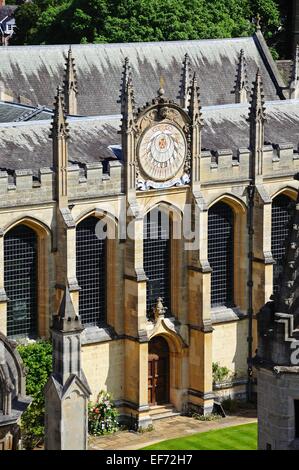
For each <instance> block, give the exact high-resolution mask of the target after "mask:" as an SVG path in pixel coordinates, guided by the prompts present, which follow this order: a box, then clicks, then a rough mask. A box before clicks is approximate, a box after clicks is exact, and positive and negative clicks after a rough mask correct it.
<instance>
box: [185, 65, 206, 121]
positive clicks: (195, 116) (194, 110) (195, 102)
mask: <svg viewBox="0 0 299 470" xmlns="http://www.w3.org/2000/svg"><path fill="white" fill-rule="evenodd" d="M189 94H190V98H189V106H188V112H189V116H190V118H191V120H192V122H193V125H194V124H197V123H198V124H201V125H203V119H202V113H201V104H200V96H199V86H198V85H197V77H196V73H195V72H194V74H193V78H192V82H191V86H190V91H189Z"/></svg>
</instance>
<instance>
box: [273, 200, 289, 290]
mask: <svg viewBox="0 0 299 470" xmlns="http://www.w3.org/2000/svg"><path fill="white" fill-rule="evenodd" d="M291 207H292V200H291V199H290V198H289V197H288V196H286V195H285V194H280V195H278V196H276V197H275V198H274V199H273V202H272V233H271V251H272V256H273V258H274V260H275V261H276V264H274V266H273V292H277V289H278V280H279V275H280V273H281V269H282V260H283V257H284V254H285V246H284V244H285V241H286V237H287V235H288V223H289V220H290V212H291V211H290V209H291Z"/></svg>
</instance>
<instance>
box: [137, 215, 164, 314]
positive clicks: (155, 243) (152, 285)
mask: <svg viewBox="0 0 299 470" xmlns="http://www.w3.org/2000/svg"><path fill="white" fill-rule="evenodd" d="M143 237H144V238H143V267H144V271H145V274H146V276H147V278H148V281H147V285H146V312H147V315H148V316H149V317H151V316H152V314H153V308H154V307H155V305H156V303H157V299H158V297H161V298H162V301H163V305H164V307H166V308H167V310H166V315H167V314H168V315H170V313H171V300H170V299H171V295H170V256H171V255H170V223H169V214H167V213H166V212H162V211H161V210H159V209H157V208H155V209H153V210H152V211H150V212H149V213H148V214H146V216H145V218H144V231H143Z"/></svg>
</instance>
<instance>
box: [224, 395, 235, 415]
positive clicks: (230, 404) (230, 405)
mask: <svg viewBox="0 0 299 470" xmlns="http://www.w3.org/2000/svg"><path fill="white" fill-rule="evenodd" d="M221 405H222V406H223V409H224V410H225V411H229V412H231V413H234V412H235V411H237V410H238V408H239V407H238V401H237V400H235V399H234V398H231V397H228V398H226V399H225V400H223V401H222V402H221Z"/></svg>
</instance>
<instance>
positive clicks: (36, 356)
mask: <svg viewBox="0 0 299 470" xmlns="http://www.w3.org/2000/svg"><path fill="white" fill-rule="evenodd" d="M18 351H19V353H20V356H21V358H22V360H23V363H24V366H25V371H26V393H27V395H30V396H31V397H32V399H33V401H32V403H31V404H30V406H29V407H28V408H27V410H26V411H25V412H24V413H23V415H22V419H21V431H22V439H23V445H24V447H25V448H26V449H33V448H34V447H36V445H37V444H39V443H40V442H42V441H43V439H44V416H45V398H44V386H45V384H46V382H47V380H48V377H49V376H50V374H51V372H52V345H51V343H50V342H48V341H38V342H36V343H31V344H27V345H19V346H18Z"/></svg>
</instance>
